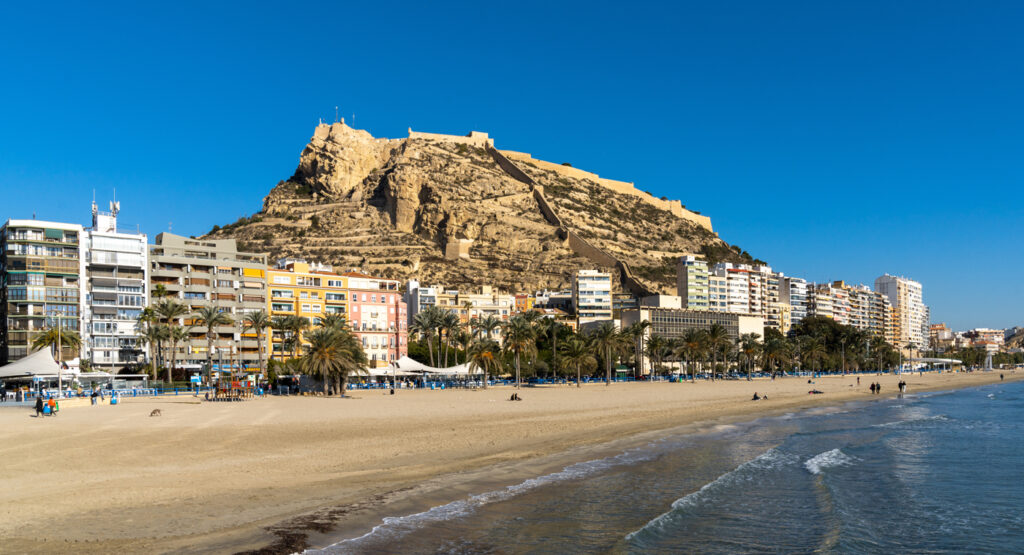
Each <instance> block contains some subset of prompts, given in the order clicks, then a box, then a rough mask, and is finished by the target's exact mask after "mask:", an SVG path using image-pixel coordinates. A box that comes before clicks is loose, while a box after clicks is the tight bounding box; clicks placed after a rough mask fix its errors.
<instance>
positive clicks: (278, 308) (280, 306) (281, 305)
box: [270, 303, 292, 312]
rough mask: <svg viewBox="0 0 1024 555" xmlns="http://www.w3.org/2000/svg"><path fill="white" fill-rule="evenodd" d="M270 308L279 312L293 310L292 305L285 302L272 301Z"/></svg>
mask: <svg viewBox="0 0 1024 555" xmlns="http://www.w3.org/2000/svg"><path fill="white" fill-rule="evenodd" d="M270 310H276V311H279V312H291V310H292V305H290V304H285V303H271V305H270Z"/></svg>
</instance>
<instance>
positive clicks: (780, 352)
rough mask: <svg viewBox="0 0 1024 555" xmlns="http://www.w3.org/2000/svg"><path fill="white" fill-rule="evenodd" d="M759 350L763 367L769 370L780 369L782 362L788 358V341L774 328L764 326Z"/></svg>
mask: <svg viewBox="0 0 1024 555" xmlns="http://www.w3.org/2000/svg"><path fill="white" fill-rule="evenodd" d="M761 351H762V356H763V357H764V364H765V367H766V368H767V370H768V371H770V372H774V371H775V370H781V369H782V363H784V362H786V361H788V360H789V354H790V347H789V342H788V341H787V340H786V337H785V336H784V335H782V333H781V332H779V330H777V329H774V328H765V338H764V346H763V348H762V350H761Z"/></svg>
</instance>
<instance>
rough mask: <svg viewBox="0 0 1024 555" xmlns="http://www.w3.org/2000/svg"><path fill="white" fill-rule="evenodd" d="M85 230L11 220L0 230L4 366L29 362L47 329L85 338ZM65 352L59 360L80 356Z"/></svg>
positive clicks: (1, 360)
mask: <svg viewBox="0 0 1024 555" xmlns="http://www.w3.org/2000/svg"><path fill="white" fill-rule="evenodd" d="M84 273H85V266H84V256H83V247H82V226H80V225H77V224H64V223H57V222H44V221H39V220H7V223H5V224H4V225H3V227H0V365H3V364H7V363H9V362H13V361H15V360H18V359H21V358H24V357H25V356H26V355H28V353H29V349H30V348H31V345H32V341H33V340H34V339H35V338H36V337H37V336H38V335H39V334H40V333H42V332H43V331H45V330H47V329H50V328H54V327H57V326H60V327H61V329H64V330H71V331H74V332H75V333H78V334H80V335H81V332H82V327H81V324H82V319H81V317H82V302H83V298H84V295H83V292H84V285H83V274H84ZM79 356H80V352H79V351H78V350H77V349H70V348H64V349H62V350H61V353H60V358H61V360H63V361H70V360H72V359H75V358H78V357H79Z"/></svg>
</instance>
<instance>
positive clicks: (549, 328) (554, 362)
mask: <svg viewBox="0 0 1024 555" xmlns="http://www.w3.org/2000/svg"><path fill="white" fill-rule="evenodd" d="M543 322H544V323H543V324H541V331H542V332H543V333H545V334H546V335H547V336H548V337H550V338H551V372H552V373H553V374H554V375H556V376H557V375H558V374H559V370H560V369H559V367H558V334H559V333H561V332H562V329H563V328H565V326H564V325H563V324H561V323H560V322H559V321H558V320H555V319H554V318H547V319H546V320H544V321H543Z"/></svg>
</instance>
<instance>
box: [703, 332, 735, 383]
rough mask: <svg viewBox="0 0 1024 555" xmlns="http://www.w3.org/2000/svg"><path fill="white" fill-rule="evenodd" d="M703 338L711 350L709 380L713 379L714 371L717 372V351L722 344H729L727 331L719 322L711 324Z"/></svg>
mask: <svg viewBox="0 0 1024 555" xmlns="http://www.w3.org/2000/svg"><path fill="white" fill-rule="evenodd" d="M704 338H705V340H706V342H707V346H708V349H709V350H710V351H711V381H715V373H716V372H718V368H717V366H718V352H719V350H720V349H721V348H722V346H723V345H725V346H727V347H728V346H729V331H728V330H726V329H725V326H723V325H721V324H711V327H709V328H708V330H707V332H705V334H704Z"/></svg>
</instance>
